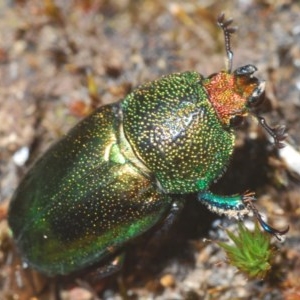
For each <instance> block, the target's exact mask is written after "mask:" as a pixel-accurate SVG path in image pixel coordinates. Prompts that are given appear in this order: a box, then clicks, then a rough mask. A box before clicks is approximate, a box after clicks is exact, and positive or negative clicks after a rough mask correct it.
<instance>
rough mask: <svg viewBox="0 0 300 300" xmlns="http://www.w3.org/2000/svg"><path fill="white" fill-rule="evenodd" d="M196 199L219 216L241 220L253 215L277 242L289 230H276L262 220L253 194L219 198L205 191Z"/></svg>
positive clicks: (247, 193)
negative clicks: (254, 202)
mask: <svg viewBox="0 0 300 300" xmlns="http://www.w3.org/2000/svg"><path fill="white" fill-rule="evenodd" d="M198 199H199V200H200V201H201V202H202V203H203V204H204V205H206V206H207V207H208V208H209V209H210V210H211V211H213V212H216V213H218V214H220V215H221V214H224V215H226V216H227V217H235V218H241V217H243V216H245V215H249V214H252V215H254V217H255V218H256V219H257V221H258V222H259V224H260V225H261V227H262V228H263V229H264V230H265V231H266V232H268V233H270V234H272V235H274V236H275V237H276V238H277V239H278V240H281V238H280V236H281V235H284V234H286V233H287V232H288V230H289V226H288V227H287V228H286V229H284V230H277V229H275V228H273V227H271V226H270V225H268V224H267V223H266V222H265V221H264V220H263V219H262V216H261V214H260V213H259V211H258V209H257V208H256V207H255V206H254V204H253V201H256V197H255V194H254V193H253V192H245V193H244V194H243V195H233V196H220V195H215V194H213V193H211V192H208V191H205V192H200V193H198Z"/></svg>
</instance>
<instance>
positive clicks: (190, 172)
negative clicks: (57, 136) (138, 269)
mask: <svg viewBox="0 0 300 300" xmlns="http://www.w3.org/2000/svg"><path fill="white" fill-rule="evenodd" d="M231 23H232V20H226V19H225V17H224V14H222V15H221V16H220V17H219V18H218V25H219V26H220V27H221V28H222V30H223V33H224V37H225V49H226V53H227V69H226V70H224V71H221V72H219V73H215V74H212V75H211V76H209V77H204V76H202V75H201V74H199V73H197V72H194V71H192V72H184V73H175V74H171V75H167V76H164V77H162V78H160V79H158V80H155V81H152V82H149V83H146V84H143V85H141V86H140V87H138V88H137V89H135V90H133V91H132V92H131V93H130V94H128V95H127V96H126V97H125V98H124V99H123V100H122V101H120V102H118V103H114V104H110V105H106V106H102V107H100V108H98V109H97V110H96V111H95V112H94V113H93V114H92V115H90V116H89V117H87V118H86V119H84V120H83V121H81V122H80V123H79V124H78V125H77V126H75V127H74V128H73V129H72V130H71V131H70V132H69V133H68V134H67V135H65V136H64V137H63V138H62V139H61V140H60V141H58V142H57V143H56V144H54V145H53V146H52V147H51V148H50V149H49V150H48V151H47V152H46V153H45V154H44V155H43V156H42V157H41V158H40V159H39V160H38V161H37V162H36V163H35V164H34V165H33V167H32V168H31V169H30V171H29V172H28V173H27V175H26V176H25V177H24V179H23V180H22V182H21V184H20V185H19V187H18V189H17V190H16V192H15V194H14V196H13V199H12V201H11V204H10V208H9V217H8V220H9V225H10V227H11V229H12V231H13V235H14V239H15V241H16V244H17V246H18V248H19V250H20V252H21V254H22V256H23V258H24V260H25V261H26V262H27V263H28V264H29V265H30V266H32V267H34V268H36V269H37V270H39V271H41V272H43V273H46V274H47V275H49V276H54V275H59V274H63V275H64V274H68V273H72V272H74V271H78V270H81V269H83V268H86V267H88V266H91V265H94V264H95V263H100V262H102V261H103V260H104V259H106V258H107V257H110V256H111V257H113V254H114V253H116V251H119V250H120V249H121V248H122V247H123V246H124V245H126V243H128V241H131V240H133V239H134V238H136V237H137V236H139V235H141V234H143V233H145V232H146V231H148V230H149V229H150V228H152V227H153V226H154V225H155V224H157V223H158V222H160V221H162V220H163V219H164V218H167V217H168V215H169V214H172V213H174V210H176V209H174V207H175V208H176V200H174V197H172V195H174V194H186V193H197V194H198V199H199V200H200V201H201V202H203V203H204V204H206V205H207V206H208V208H209V209H211V210H212V211H215V212H217V213H219V214H224V215H227V216H234V217H242V216H244V215H247V214H249V213H253V214H254V215H255V217H256V218H257V219H258V221H259V222H260V224H261V225H262V227H263V228H264V229H265V230H266V231H268V232H269V233H271V234H274V235H275V236H277V237H278V236H280V235H281V234H284V233H286V232H287V230H283V231H279V230H276V229H274V228H272V227H270V226H269V225H268V224H266V223H265V222H264V221H263V220H262V218H261V215H260V214H259V212H258V211H257V209H256V208H255V206H254V205H253V200H255V196H254V193H249V192H246V193H245V194H243V195H234V196H219V195H215V194H213V193H211V192H210V191H209V187H210V185H211V183H212V182H213V181H215V180H217V179H218V178H219V177H220V176H221V175H222V174H223V173H224V170H225V169H226V166H227V165H228V163H229V161H230V158H231V156H232V152H233V149H234V141H235V137H234V128H235V127H236V126H237V125H239V124H240V123H241V121H242V120H243V119H244V118H245V117H247V116H248V115H249V114H251V115H253V116H255V117H256V118H257V120H258V122H259V124H260V125H261V126H262V127H263V128H264V129H266V131H267V132H268V133H269V134H270V135H271V136H272V137H273V138H274V141H275V145H276V146H277V147H279V148H280V147H282V146H283V143H282V141H283V140H284V138H285V137H286V134H285V133H284V127H277V128H274V129H273V128H271V127H269V126H268V125H267V124H266V122H265V120H264V119H263V118H262V117H261V116H258V115H256V114H255V113H254V111H253V108H254V107H256V106H257V105H259V104H260V103H261V102H262V101H263V97H264V87H265V83H264V82H263V81H260V80H258V79H257V78H256V77H254V76H253V73H254V72H255V71H256V70H257V69H256V67H255V66H253V65H250V64H249V65H245V66H242V67H239V68H237V69H236V70H235V71H232V59H233V54H232V51H231V46H230V35H231V34H232V33H233V32H234V31H235V28H233V27H230V25H231Z"/></svg>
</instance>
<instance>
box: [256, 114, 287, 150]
mask: <svg viewBox="0 0 300 300" xmlns="http://www.w3.org/2000/svg"><path fill="white" fill-rule="evenodd" d="M256 118H257V120H258V122H259V124H260V125H261V126H262V127H263V128H264V129H265V130H266V131H267V132H268V134H269V135H270V136H271V137H272V138H273V139H274V144H275V146H276V148H278V149H281V148H283V147H284V146H285V144H284V143H283V141H284V140H285V139H286V138H287V133H286V132H285V126H284V125H279V126H277V127H275V128H271V127H270V126H269V125H268V124H267V122H266V120H265V118H263V117H261V116H258V115H256Z"/></svg>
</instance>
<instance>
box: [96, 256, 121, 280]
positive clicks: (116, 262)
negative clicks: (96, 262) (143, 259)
mask: <svg viewBox="0 0 300 300" xmlns="http://www.w3.org/2000/svg"><path fill="white" fill-rule="evenodd" d="M124 259H125V253H120V254H118V255H117V256H114V257H112V258H111V259H110V260H109V261H107V263H106V264H104V265H102V266H100V267H97V269H96V270H95V272H94V274H95V276H96V277H98V278H99V279H102V278H104V277H107V276H109V275H112V274H114V273H116V272H118V271H119V270H120V269H121V268H122V266H123V263H124Z"/></svg>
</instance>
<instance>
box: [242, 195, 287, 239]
mask: <svg viewBox="0 0 300 300" xmlns="http://www.w3.org/2000/svg"><path fill="white" fill-rule="evenodd" d="M253 200H256V198H255V197H254V193H251V192H250V193H245V194H244V199H243V201H244V203H245V204H246V206H247V207H248V208H249V210H250V211H252V212H253V214H254V216H255V218H256V219H257V221H258V223H259V224H260V226H261V227H262V228H263V229H264V230H265V231H266V232H268V233H270V234H272V235H274V236H275V237H276V239H277V240H279V241H281V240H282V238H281V236H282V235H285V234H286V233H287V232H288V231H289V229H290V226H287V228H286V229H284V230H278V229H276V228H274V227H272V226H270V225H269V224H268V223H266V222H265V221H264V220H263V219H262V216H261V214H260V213H259V211H258V209H257V208H256V207H255V206H254V204H253Z"/></svg>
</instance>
